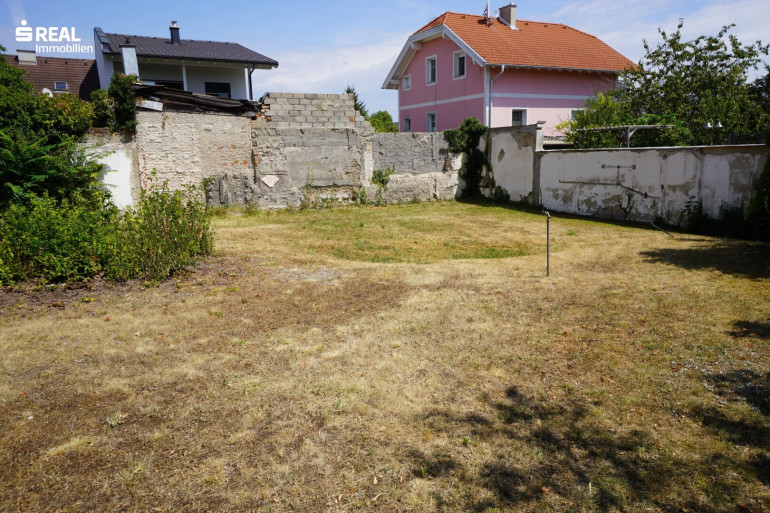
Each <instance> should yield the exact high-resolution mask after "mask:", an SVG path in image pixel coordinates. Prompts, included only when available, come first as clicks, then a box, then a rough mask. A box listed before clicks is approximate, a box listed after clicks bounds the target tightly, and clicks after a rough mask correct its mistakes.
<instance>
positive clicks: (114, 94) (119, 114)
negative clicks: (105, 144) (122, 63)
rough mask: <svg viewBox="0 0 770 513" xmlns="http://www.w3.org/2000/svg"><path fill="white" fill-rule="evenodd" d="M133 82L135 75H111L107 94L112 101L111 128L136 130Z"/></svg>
mask: <svg viewBox="0 0 770 513" xmlns="http://www.w3.org/2000/svg"><path fill="white" fill-rule="evenodd" d="M135 82H136V76H135V75H124V74H123V73H115V74H114V75H112V80H110V87H109V88H108V89H107V94H108V95H109V97H110V100H111V101H112V114H113V123H112V128H113V130H120V131H125V132H136V94H134V91H132V90H131V85H133V84H134V83H135Z"/></svg>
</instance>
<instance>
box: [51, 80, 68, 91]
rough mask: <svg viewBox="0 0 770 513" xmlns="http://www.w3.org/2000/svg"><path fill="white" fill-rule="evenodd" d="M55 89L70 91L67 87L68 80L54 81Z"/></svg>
mask: <svg viewBox="0 0 770 513" xmlns="http://www.w3.org/2000/svg"><path fill="white" fill-rule="evenodd" d="M53 90H54V91H59V92H64V91H68V90H69V89H68V88H67V82H54V83H53Z"/></svg>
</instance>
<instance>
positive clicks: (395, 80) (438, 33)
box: [382, 25, 487, 89]
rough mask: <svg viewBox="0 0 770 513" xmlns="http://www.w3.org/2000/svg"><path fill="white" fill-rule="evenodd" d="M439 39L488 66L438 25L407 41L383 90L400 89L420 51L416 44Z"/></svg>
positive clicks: (383, 85) (458, 38)
mask: <svg viewBox="0 0 770 513" xmlns="http://www.w3.org/2000/svg"><path fill="white" fill-rule="evenodd" d="M439 37H442V38H444V39H449V40H451V41H452V42H454V43H455V44H456V45H457V46H459V47H460V49H461V50H463V51H464V52H465V53H466V54H468V55H470V57H471V59H472V60H473V62H475V63H477V64H478V65H479V66H485V65H486V64H487V63H486V61H485V60H484V59H483V58H482V57H481V55H479V54H478V53H477V52H476V51H475V50H474V49H473V48H471V47H470V46H469V45H468V44H467V43H466V42H465V41H463V40H462V39H461V38H460V37H459V36H458V35H457V34H455V33H454V32H453V31H452V29H450V28H449V27H447V26H446V25H438V26H436V27H433V28H430V29H428V30H423V31H422V32H418V33H416V34H412V35H411V36H409V39H407V40H406V44H405V45H404V47H403V48H402V49H401V53H400V54H399V55H398V58H397V59H396V62H395V63H394V64H393V67H392V68H390V72H389V73H388V76H387V78H385V81H384V82H383V83H382V89H398V86H399V83H400V82H401V77H402V76H403V74H404V71H406V68H407V67H408V66H409V63H411V62H412V58H413V57H414V55H415V54H416V53H417V52H418V49H415V48H414V47H413V45H414V44H415V43H424V42H427V41H431V40H433V39H437V38H439Z"/></svg>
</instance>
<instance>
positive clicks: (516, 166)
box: [479, 125, 543, 203]
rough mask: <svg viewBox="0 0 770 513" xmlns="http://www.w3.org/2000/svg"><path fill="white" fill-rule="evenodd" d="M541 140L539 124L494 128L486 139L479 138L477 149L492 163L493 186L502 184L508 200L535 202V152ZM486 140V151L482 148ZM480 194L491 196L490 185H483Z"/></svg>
mask: <svg viewBox="0 0 770 513" xmlns="http://www.w3.org/2000/svg"><path fill="white" fill-rule="evenodd" d="M542 140H543V133H542V130H539V129H538V125H528V126H522V127H506V128H493V129H491V130H489V134H488V136H487V137H486V138H484V137H482V139H481V141H480V145H479V149H481V150H482V151H484V152H485V154H486V156H487V160H488V161H489V163H490V164H491V166H492V173H491V175H492V177H493V178H494V185H495V186H497V187H501V188H502V189H503V190H504V191H505V192H506V193H507V196H508V199H509V200H510V201H527V202H530V203H533V202H534V195H533V191H534V190H535V186H534V185H533V180H534V162H535V153H536V151H537V150H541V149H542V146H543V143H542ZM487 141H489V144H490V149H489V151H485V150H486V145H487ZM487 172H489V170H487ZM482 193H483V194H485V195H486V196H490V197H491V196H492V195H493V194H494V191H493V189H492V188H491V187H482Z"/></svg>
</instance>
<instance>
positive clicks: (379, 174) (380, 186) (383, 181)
mask: <svg viewBox="0 0 770 513" xmlns="http://www.w3.org/2000/svg"><path fill="white" fill-rule="evenodd" d="M395 172H396V166H395V165H391V166H388V167H385V168H382V169H375V170H374V171H373V172H372V183H373V184H374V185H376V186H377V197H376V198H375V199H374V203H375V204H376V205H382V201H383V199H382V193H383V191H384V190H385V189H386V188H387V187H388V182H390V177H391V175H393V174H395ZM365 194H366V191H364V195H365ZM364 197H366V196H364Z"/></svg>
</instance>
